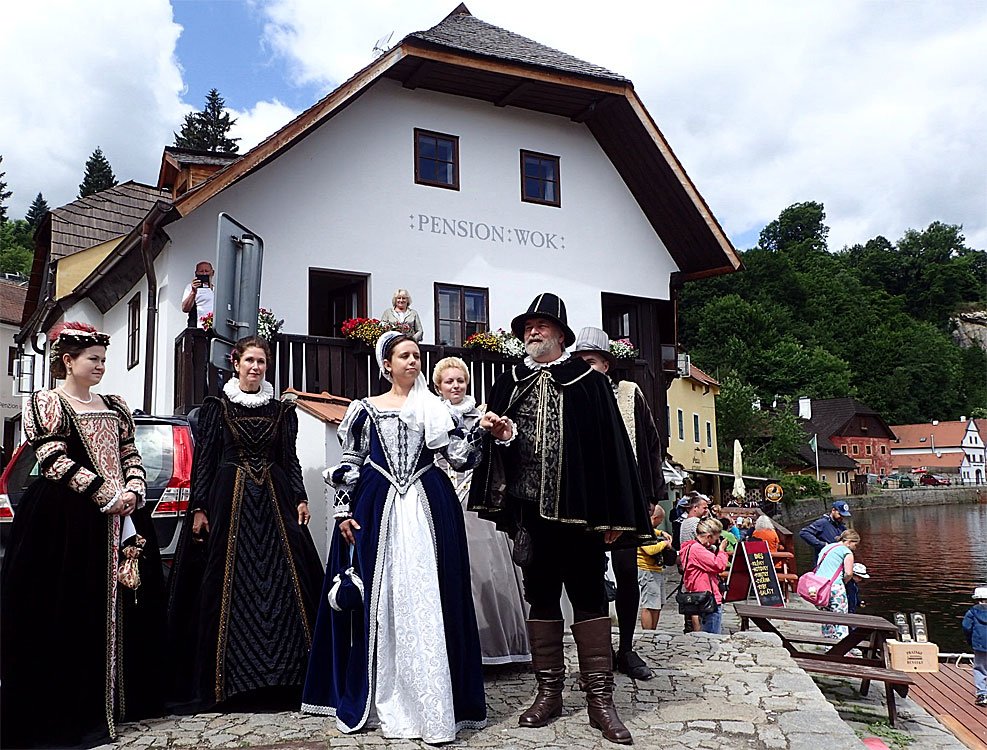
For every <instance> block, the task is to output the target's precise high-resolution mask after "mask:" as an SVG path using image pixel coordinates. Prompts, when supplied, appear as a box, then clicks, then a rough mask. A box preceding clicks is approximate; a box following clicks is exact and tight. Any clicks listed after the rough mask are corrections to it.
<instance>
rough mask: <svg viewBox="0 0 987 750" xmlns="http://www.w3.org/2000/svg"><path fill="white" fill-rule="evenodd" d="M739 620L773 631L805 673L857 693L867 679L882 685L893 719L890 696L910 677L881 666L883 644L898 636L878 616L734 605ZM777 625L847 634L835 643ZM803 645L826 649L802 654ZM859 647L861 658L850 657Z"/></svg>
mask: <svg viewBox="0 0 987 750" xmlns="http://www.w3.org/2000/svg"><path fill="white" fill-rule="evenodd" d="M734 609H735V610H736V612H737V615H738V616H739V617H740V629H741V630H748V629H749V627H750V623H752V622H753V623H754V624H755V625H756V626H757V627H758V629H760V630H763V631H764V632H766V633H774V634H775V635H777V636H778V637H779V638H780V639H781V644H782V646H784V647H785V649H786V650H787V651H788V653H790V654H791V655H792V657H793V658H794V659H795V661H796V663H797V664H798V665H799V666H800V667H801V668H802V669H804V670H805V671H807V672H816V673H818V674H828V675H836V676H841V677H852V678H859V679H860V694H861V695H867V692H868V690H869V689H870V683H871V681H872V680H876V681H878V682H883V683H884V691H885V694H886V696H887V703H888V719H889V721H890V723H891V726H894V725H895V721H896V720H897V718H898V711H897V707H896V706H895V698H894V694H895V693H896V692H897V693H898V694H899V695H900V696H902V697H905V696H906V695H908V686H909V685H912V684H914V682H915V681H914V679H913V678H912V677H911V676H910V675H908V674H907V673H905V672H900V671H898V670H893V669H886V668H885V666H884V651H885V643H886V642H887V640H888V639H889V638H893V637H894V636H896V635H897V634H898V629H897V628H896V627H895V626H894V625H893V624H892V623H891V622H889V621H888V620H885V619H884V618H883V617H875V616H873V615H850V614H843V613H841V612H829V611H826V610H819V609H796V608H788V607H761V606H758V605H756V604H743V603H738V604H735V605H734ZM782 622H792V623H802V624H812V625H843V626H846V627H848V628H849V629H850V632H849V634H848V635H847V636H846V637H844V638H841V639H840V640H833V639H831V638H823V637H821V636H811V635H798V634H791V633H785V632H783V631H781V630H779V629H778V627H777V624H778V623H782ZM804 644H813V645H817V646H819V645H822V646H828V648H827V649H825V650H824V651H806V650H805V649H804V647H803V646H804ZM858 647H859V648H860V651H861V655H860V656H855V655H854V654H851V653H850V651H851V649H854V648H858Z"/></svg>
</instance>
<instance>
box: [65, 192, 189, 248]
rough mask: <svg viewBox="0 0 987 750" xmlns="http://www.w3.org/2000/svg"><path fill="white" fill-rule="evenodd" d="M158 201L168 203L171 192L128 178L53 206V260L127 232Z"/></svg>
mask: <svg viewBox="0 0 987 750" xmlns="http://www.w3.org/2000/svg"><path fill="white" fill-rule="evenodd" d="M161 200H163V201H169V202H170V201H171V195H170V194H168V193H167V192H162V191H160V190H158V189H157V188H156V187H152V186H151V185H144V184H142V183H139V182H133V181H129V182H124V183H122V184H120V185H116V186H114V187H111V188H109V189H107V190H101V191H100V192H98V193H94V194H93V195H90V196H87V197H85V198H79V199H78V200H74V201H72V202H71V203H68V204H66V205H64V206H60V207H59V208H56V209H54V210H53V211H52V212H51V258H52V260H55V259H57V258H63V257H65V256H66V255H72V254H74V253H77V252H79V251H81V250H87V249H88V248H90V247H94V246H96V245H99V244H101V243H103V242H106V241H107V240H112V239H113V238H114V237H121V236H123V235H125V234H127V233H128V232H129V231H130V230H132V229H133V228H134V227H135V226H137V225H138V224H139V223H140V222H141V221H142V220H143V219H144V217H145V216H147V212H148V211H150V210H151V206H153V205H154V204H155V202H157V201H161Z"/></svg>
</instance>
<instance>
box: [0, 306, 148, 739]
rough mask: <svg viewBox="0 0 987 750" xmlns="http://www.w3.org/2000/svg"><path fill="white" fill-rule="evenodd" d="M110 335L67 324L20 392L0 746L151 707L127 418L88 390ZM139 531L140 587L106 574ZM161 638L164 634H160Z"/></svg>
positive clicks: (91, 726)
mask: <svg viewBox="0 0 987 750" xmlns="http://www.w3.org/2000/svg"><path fill="white" fill-rule="evenodd" d="M108 344H109V336H107V335H106V334H105V333H99V332H97V331H96V329H95V328H93V327H92V326H90V325H87V324H83V323H65V324H63V325H62V326H61V327H60V329H59V330H57V331H55V332H53V334H52V347H51V351H52V363H51V371H52V374H53V375H54V376H55V377H56V378H59V379H62V380H64V383H63V384H62V385H61V386H60V387H58V388H54V389H52V390H43V391H38V392H37V393H35V394H33V395H32V396H31V399H30V401H29V403H28V406H27V408H26V409H25V410H24V431H25V433H26V434H27V437H28V440H29V441H30V442H31V447H32V448H33V449H34V451H35V455H36V457H37V460H38V464H39V468H40V476H39V477H38V478H37V480H36V481H34V482H33V483H32V484H31V486H30V488H28V490H27V492H26V493H25V494H24V496H23V498H21V501H20V503H19V505H18V507H17V512H16V514H15V516H14V522H13V525H12V528H11V531H10V539H9V541H8V544H7V549H6V555H5V557H4V560H3V576H2V584H0V588H2V597H0V599H2V604H0V633H2V637H0V746H2V747H3V748H5V750H6V749H7V748H19V747H92V746H93V745H100V744H104V743H106V742H109V741H111V740H112V739H114V738H115V737H116V734H117V732H116V722H117V721H120V720H135V719H140V718H145V717H147V716H150V715H154V714H156V713H159V712H160V711H161V708H162V705H163V697H164V696H163V694H162V690H161V686H162V680H163V679H164V669H165V664H164V663H163V643H162V642H163V640H164V638H163V637H161V636H163V632H156V631H155V627H157V628H161V627H162V625H163V622H164V617H165V596H164V578H163V575H162V572H161V562H160V557H159V555H158V542H157V538H156V537H155V535H154V527H153V525H152V523H151V519H150V515H149V513H148V511H147V510H146V509H145V508H144V507H143V505H144V494H145V483H144V468H143V466H142V464H141V457H140V453H139V452H138V450H137V448H136V446H135V444H134V433H135V427H134V420H133V417H132V415H131V413H130V410H129V409H128V408H127V405H126V403H124V401H123V399H122V398H120V397H119V396H99V395H97V394H95V393H92V392H91V391H90V388H92V387H94V386H96V385H98V384H99V382H100V380H101V379H102V377H103V373H104V371H105V363H106V346H107V345H108ZM137 534H139V535H140V536H142V537H144V540H145V543H144V548H143V552H141V563H140V573H141V578H142V582H141V584H140V586H139V588H138V591H137V592H136V594H137V595H136V596H135V592H134V591H131V590H130V589H128V588H126V587H124V586H123V585H122V584H121V583H120V581H119V580H118V576H117V570H118V566H119V565H120V563H121V561H122V558H123V555H122V553H121V550H122V549H123V548H124V547H126V546H128V545H132V544H133V543H134V542H135V541H136V540H137ZM162 630H163V629H162Z"/></svg>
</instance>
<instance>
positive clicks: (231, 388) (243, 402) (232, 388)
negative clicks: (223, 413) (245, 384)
mask: <svg viewBox="0 0 987 750" xmlns="http://www.w3.org/2000/svg"><path fill="white" fill-rule="evenodd" d="M223 393H225V394H226V398H228V399H229V400H230V401H232V402H233V403H234V404H240V406H247V407H250V408H251V409H253V408H256V407H258V406H263V405H264V404H266V403H267V402H268V401H270V400H271V399H272V398H274V386H273V385H271V384H270V383H269V382H267V381H266V380H264V381H262V382H261V384H260V390H259V391H258V392H257V393H246V392H245V391H241V390H240V381H239V380H237V379H236V378H230V379H229V380H227V381H226V385H224V386H223Z"/></svg>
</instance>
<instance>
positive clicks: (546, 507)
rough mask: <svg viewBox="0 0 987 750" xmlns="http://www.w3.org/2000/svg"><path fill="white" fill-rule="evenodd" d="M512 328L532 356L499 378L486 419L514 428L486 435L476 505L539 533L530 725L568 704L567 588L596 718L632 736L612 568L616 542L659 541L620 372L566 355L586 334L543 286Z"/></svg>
mask: <svg viewBox="0 0 987 750" xmlns="http://www.w3.org/2000/svg"><path fill="white" fill-rule="evenodd" d="M511 328H512V330H513V331H514V333H515V335H517V336H518V338H521V339H522V340H523V341H524V343H525V349H526V350H527V352H528V356H527V357H526V358H525V360H524V362H523V364H519V365H515V366H514V367H513V368H512V369H511V370H510V371H509V372H507V373H505V374H504V375H502V376H501V377H500V378H498V380H497V382H496V383H494V386H493V388H492V390H491V393H490V399H489V404H488V407H489V409H490V411H489V412H488V413H487V415H485V417H484V419H485V420H494V419H501V418H508V419H510V420H511V421H512V422H513V434H512V436H511V438H510V439H509V440H506V441H497V440H493V439H491V438H488V439H487V444H486V445H485V446H484V461H483V463H482V464H481V465H480V466H479V467H478V468H477V469H475V470H474V473H473V482H472V487H471V489H470V500H469V508H470V509H471V510H475V511H477V512H478V513H479V514H480V515H481V516H482V517H484V518H488V519H490V520H491V521H494V522H495V523H497V525H498V527H499V528H501V529H502V530H505V531H508V532H510V533H515V532H516V531H517V530H518V528H519V526H521V527H523V528H524V529H525V530H526V531H527V533H528V534H529V535H530V538H531V547H532V559H531V560H530V562H529V563H528V564H527V565H526V566H525V567H524V571H523V572H524V589H525V598H526V599H527V601H528V603H529V604H530V605H531V610H530V613H529V616H530V618H531V619H530V620H528V636H529V639H530V641H531V657H532V666H533V668H534V670H535V675H536V678H537V680H538V695H537V697H536V698H535V701H534V703H533V704H532V706H531V707H530V708H529V709H528V710H527V711H525V712H524V713H523V714H522V715H521V717H520V719H519V724H520V725H521V726H528V727H540V726H545V725H546V724H548V723H549V722H550V721H551V720H552V719H554V718H555V717H557V716H559V715H561V713H562V688H563V685H564V683H565V664H564V661H563V654H562V631H563V620H562V610H561V605H560V598H561V595H562V587H563V585H564V586H565V590H566V593H567V594H568V596H569V599H570V601H571V602H572V606H573V613H574V623H573V626H572V634H573V637H574V639H575V641H576V648H577V652H578V655H579V670H580V673H581V679H582V683H583V685H584V686H585V689H586V693H587V703H588V709H589V718H590V724H591V725H592V726H594V727H596V728H598V729H600V730H601V731H602V732H603V736H604V737H606V738H607V739H608V740H610V741H612V742H618V743H621V744H630V743H631V742H632V739H631V734H630V732H629V731H628V730H627V728H626V727H625V726H624V725H623V723H622V722H621V721H620V718H619V717H618V716H617V712H616V709H615V708H614V705H613V665H612V660H611V650H610V619H609V617H608V607H607V598H606V592H605V589H604V583H603V577H604V571H605V569H606V556H605V552H606V546H607V545H612V546H616V547H623V546H631V547H636V546H638V545H640V544H643V543H648V542H649V541H651V540H653V539H654V534H653V531H652V529H651V523H650V521H649V518H648V508H647V503H646V502H645V498H644V494H643V492H642V490H641V483H640V479H639V478H638V473H637V468H636V465H635V461H634V454H633V451H632V448H631V445H630V441H629V440H628V437H627V433H626V431H625V430H624V426H623V423H622V421H621V418H620V414H619V412H618V410H617V404H616V401H615V400H614V397H613V393H612V391H611V386H610V382H609V380H608V379H607V378H606V376H604V375H603V374H601V373H599V372H596V371H595V370H593V369H592V368H591V367H590V366H589V365H587V364H586V363H585V362H583V361H582V360H580V359H577V358H572V357H570V356H569V355H568V354H567V353H565V347H566V346H568V345H570V344H572V342H573V340H574V339H575V335H574V334H573V333H572V331H571V330H570V328H569V326H568V324H567V323H566V311H565V305H564V303H563V302H562V300H561V299H559V298H558V297H557V296H555V295H554V294H549V293H545V294H542V295H539V296H538V297H537V298H536V299H535V301H534V302H533V303H532V304H531V306H530V307H529V309H528V311H527V312H526V313H524V314H522V315H519V316H518V317H517V318H515V319H514V320H513V321H512V323H511Z"/></svg>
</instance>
